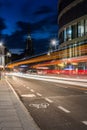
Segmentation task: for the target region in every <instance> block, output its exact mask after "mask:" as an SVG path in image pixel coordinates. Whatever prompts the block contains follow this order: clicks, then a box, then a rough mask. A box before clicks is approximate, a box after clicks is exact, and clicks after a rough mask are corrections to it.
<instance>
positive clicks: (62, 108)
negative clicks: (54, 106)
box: [58, 106, 70, 113]
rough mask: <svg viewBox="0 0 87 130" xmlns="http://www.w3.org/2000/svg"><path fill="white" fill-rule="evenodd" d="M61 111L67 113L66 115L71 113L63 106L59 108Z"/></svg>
mask: <svg viewBox="0 0 87 130" xmlns="http://www.w3.org/2000/svg"><path fill="white" fill-rule="evenodd" d="M58 108H59V109H61V110H62V111H64V112H66V113H70V111H69V110H67V109H65V108H64V107H62V106H58Z"/></svg>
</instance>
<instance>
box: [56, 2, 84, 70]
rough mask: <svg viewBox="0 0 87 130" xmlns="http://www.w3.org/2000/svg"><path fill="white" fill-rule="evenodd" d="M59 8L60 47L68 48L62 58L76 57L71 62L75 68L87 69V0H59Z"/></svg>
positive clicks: (70, 58)
mask: <svg viewBox="0 0 87 130" xmlns="http://www.w3.org/2000/svg"><path fill="white" fill-rule="evenodd" d="M58 9H59V15H58V24H59V33H58V36H59V41H60V49H62V50H63V49H64V50H66V51H64V53H63V56H62V58H63V59H66V60H65V61H67V60H68V59H69V60H72V59H74V62H71V63H70V64H71V65H72V66H73V67H74V68H75V69H78V70H84V71H85V70H87V0H59V3H58ZM78 59H79V60H78ZM66 64H67V63H65V65H66ZM68 66H69V65H68ZM66 68H67V65H66Z"/></svg>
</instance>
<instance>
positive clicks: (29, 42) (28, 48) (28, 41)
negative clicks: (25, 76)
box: [25, 34, 33, 56]
mask: <svg viewBox="0 0 87 130" xmlns="http://www.w3.org/2000/svg"><path fill="white" fill-rule="evenodd" d="M32 55H33V45H32V39H31V36H30V35H29V34H28V36H27V39H26V48H25V56H32Z"/></svg>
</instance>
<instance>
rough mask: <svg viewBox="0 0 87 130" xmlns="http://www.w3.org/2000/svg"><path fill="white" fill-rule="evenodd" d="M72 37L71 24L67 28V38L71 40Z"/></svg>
mask: <svg viewBox="0 0 87 130" xmlns="http://www.w3.org/2000/svg"><path fill="white" fill-rule="evenodd" d="M71 39H72V29H71V26H69V27H68V28H67V29H66V40H67V41H69V40H71Z"/></svg>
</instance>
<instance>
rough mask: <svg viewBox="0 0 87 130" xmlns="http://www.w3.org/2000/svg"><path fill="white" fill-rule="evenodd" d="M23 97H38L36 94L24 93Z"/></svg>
mask: <svg viewBox="0 0 87 130" xmlns="http://www.w3.org/2000/svg"><path fill="white" fill-rule="evenodd" d="M21 97H36V96H35V95H34V94H23V95H21Z"/></svg>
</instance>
